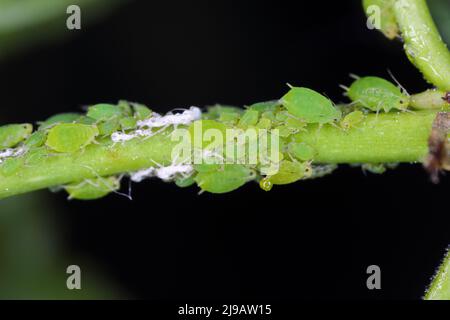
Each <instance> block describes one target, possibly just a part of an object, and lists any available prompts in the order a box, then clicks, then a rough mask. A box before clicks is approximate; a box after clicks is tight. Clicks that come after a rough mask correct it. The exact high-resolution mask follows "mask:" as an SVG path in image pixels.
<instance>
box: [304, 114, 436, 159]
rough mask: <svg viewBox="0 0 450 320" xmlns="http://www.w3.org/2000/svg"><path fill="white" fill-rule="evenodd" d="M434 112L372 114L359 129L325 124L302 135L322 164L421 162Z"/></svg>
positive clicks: (426, 150)
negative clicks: (345, 128)
mask: <svg viewBox="0 0 450 320" xmlns="http://www.w3.org/2000/svg"><path fill="white" fill-rule="evenodd" d="M434 117H435V112H414V113H389V114H379V115H378V116H377V115H375V114H371V115H369V116H368V117H367V119H366V120H365V121H364V122H363V123H362V124H359V125H357V126H356V128H354V129H352V130H349V131H348V132H346V131H343V130H341V129H339V128H335V127H332V126H325V127H322V128H317V129H316V130H311V131H309V132H308V133H306V134H300V137H301V140H303V141H305V142H307V143H308V144H310V145H312V146H313V147H314V148H315V149H316V150H317V152H318V154H317V156H316V157H315V160H316V161H317V162H321V163H388V162H416V161H422V160H423V158H424V157H425V156H426V154H427V152H428V145H427V141H428V138H429V135H430V131H431V125H432V122H433V119H434Z"/></svg>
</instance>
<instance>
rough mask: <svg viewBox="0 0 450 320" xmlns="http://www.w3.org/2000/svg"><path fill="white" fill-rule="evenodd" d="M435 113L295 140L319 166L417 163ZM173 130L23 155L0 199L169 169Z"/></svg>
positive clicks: (386, 118)
mask: <svg viewBox="0 0 450 320" xmlns="http://www.w3.org/2000/svg"><path fill="white" fill-rule="evenodd" d="M435 115H436V112H434V111H421V112H415V113H399V114H396V113H389V114H379V115H378V116H376V115H368V116H367V118H366V120H365V121H364V122H363V123H362V124H360V126H359V127H358V128H354V129H351V130H350V131H349V132H344V131H343V130H342V129H340V128H337V127H332V126H324V127H322V128H320V129H319V128H314V127H313V128H310V130H308V132H301V133H298V134H297V135H296V138H297V139H298V140H304V141H308V142H310V143H311V144H312V145H313V146H314V147H315V148H316V149H317V151H318V155H317V157H316V159H317V162H319V163H364V162H372V163H383V162H417V161H421V160H422V159H423V158H424V157H425V156H426V154H427V152H428V148H427V140H428V137H429V134H430V131H431V125H432V122H433V120H434V118H435ZM170 132H171V129H167V130H166V131H165V132H162V133H159V134H157V135H155V136H153V137H150V138H148V139H146V140H142V139H139V138H136V139H134V140H131V141H128V142H125V143H118V144H115V145H113V144H112V143H106V144H105V143H104V142H102V143H100V144H94V145H90V146H88V147H86V148H85V149H84V150H82V151H79V152H77V153H73V154H54V153H52V154H45V155H44V156H42V157H41V158H40V159H39V160H36V155H33V154H27V155H24V161H25V165H24V166H23V167H22V168H21V169H20V170H18V171H17V172H16V173H14V174H13V175H10V176H7V177H6V176H1V175H0V198H5V197H9V196H13V195H16V194H21V193H25V192H30V191H33V190H38V189H42V188H48V187H52V186H59V185H64V184H68V183H71V182H78V181H83V180H84V179H91V178H96V177H98V176H102V177H106V176H110V175H116V174H121V173H129V172H133V171H138V170H141V169H144V168H148V167H151V166H155V163H157V164H161V165H169V164H170V163H171V159H172V157H171V153H172V149H173V147H174V146H175V145H176V144H177V143H178V142H176V141H175V142H174V141H171V138H170Z"/></svg>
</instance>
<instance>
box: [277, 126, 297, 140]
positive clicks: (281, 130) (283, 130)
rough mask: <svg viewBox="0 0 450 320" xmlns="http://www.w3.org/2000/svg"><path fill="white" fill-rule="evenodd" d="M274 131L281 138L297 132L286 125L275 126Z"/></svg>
mask: <svg viewBox="0 0 450 320" xmlns="http://www.w3.org/2000/svg"><path fill="white" fill-rule="evenodd" d="M274 129H275V130H278V135H279V136H280V137H281V138H287V137H289V136H291V135H292V134H294V133H296V132H297V131H298V130H296V129H293V128H291V127H288V126H286V125H281V126H276V127H275V128H274Z"/></svg>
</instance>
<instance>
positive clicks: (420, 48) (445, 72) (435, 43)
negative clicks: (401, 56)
mask: <svg viewBox="0 0 450 320" xmlns="http://www.w3.org/2000/svg"><path fill="white" fill-rule="evenodd" d="M394 10H395V16H396V19H397V23H398V24H399V27H400V30H401V34H402V37H403V40H404V42H405V52H406V54H407V56H408V58H409V60H410V61H411V62H412V63H413V64H414V65H415V66H416V67H417V68H418V69H419V70H420V71H421V72H422V73H423V75H424V77H425V79H426V80H427V81H428V82H430V83H432V84H433V85H435V86H436V87H438V88H439V89H442V90H446V91H450V52H449V51H448V49H447V46H446V45H445V43H444V42H443V41H442V38H441V36H440V35H439V31H438V30H437V28H436V25H435V24H434V22H433V18H432V17H431V14H430V11H429V10H428V7H427V3H426V1H425V0H399V1H397V2H396V4H395V6H394Z"/></svg>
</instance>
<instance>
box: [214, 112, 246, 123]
mask: <svg viewBox="0 0 450 320" xmlns="http://www.w3.org/2000/svg"><path fill="white" fill-rule="evenodd" d="M240 116H241V115H240V114H239V113H237V112H223V113H222V114H221V115H220V116H219V119H218V120H219V121H220V122H222V123H225V124H228V125H235V124H236V123H237V122H238V121H239V118H240Z"/></svg>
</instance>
